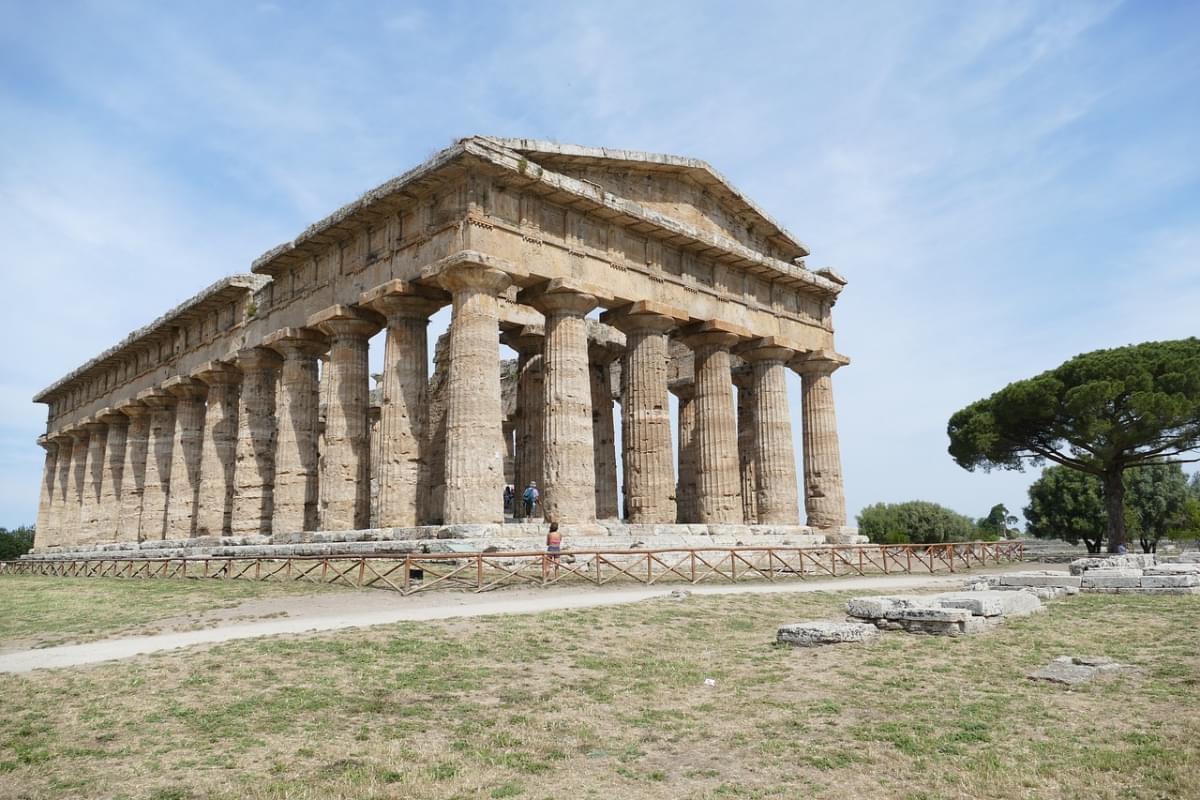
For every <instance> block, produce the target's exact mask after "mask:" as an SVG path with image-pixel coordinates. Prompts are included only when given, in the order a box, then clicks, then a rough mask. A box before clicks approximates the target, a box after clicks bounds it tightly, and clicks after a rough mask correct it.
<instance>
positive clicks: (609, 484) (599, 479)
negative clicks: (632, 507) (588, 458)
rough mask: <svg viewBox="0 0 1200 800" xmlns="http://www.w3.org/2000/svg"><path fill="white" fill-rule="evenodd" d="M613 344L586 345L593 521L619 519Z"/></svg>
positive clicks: (618, 350)
mask: <svg viewBox="0 0 1200 800" xmlns="http://www.w3.org/2000/svg"><path fill="white" fill-rule="evenodd" d="M621 350H622V348H621V347H620V346H619V345H617V344H615V343H607V344H598V343H595V342H590V343H589V344H588V370H589V375H590V379H591V388H592V443H593V447H594V448H595V451H596V456H595V459H594V461H593V463H594V465H595V475H596V519H614V520H615V519H618V518H619V517H620V516H621V509H620V505H619V503H618V500H617V434H616V431H615V430H614V428H613V392H612V363H613V361H615V360H616V359H617V358H618V357H620V355H621Z"/></svg>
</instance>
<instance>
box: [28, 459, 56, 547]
mask: <svg viewBox="0 0 1200 800" xmlns="http://www.w3.org/2000/svg"><path fill="white" fill-rule="evenodd" d="M37 443H38V446H40V447H41V448H42V449H43V450H45V451H46V460H45V462H44V463H43V466H42V491H41V494H39V495H38V511H37V522H36V523H34V534H33V535H34V542H33V543H34V546H35V547H37V548H38V549H39V550H44V549H45V548H47V547H49V546H50V545H51V544H53V543H54V530H53V527H52V526H53V520H52V516H53V510H54V500H55V497H54V490H55V487H56V485H57V484H56V481H57V479H58V444H57V443H56V442H53V441H51V440H50V439H48V438H47V437H45V436H39V437H38V440H37Z"/></svg>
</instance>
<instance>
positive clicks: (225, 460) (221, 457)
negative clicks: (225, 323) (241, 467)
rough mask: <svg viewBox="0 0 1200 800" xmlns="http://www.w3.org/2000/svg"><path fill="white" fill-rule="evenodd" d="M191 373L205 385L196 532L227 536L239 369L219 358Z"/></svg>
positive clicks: (234, 450)
mask: <svg viewBox="0 0 1200 800" xmlns="http://www.w3.org/2000/svg"><path fill="white" fill-rule="evenodd" d="M192 376H193V377H194V378H196V379H197V380H199V381H200V382H202V383H204V384H205V385H206V386H207V387H208V405H207V408H206V409H205V411H204V433H203V435H202V437H201V443H200V486H199V489H198V491H197V493H196V496H197V501H196V535H197V536H229V535H230V534H231V533H232V525H231V522H232V518H233V472H234V468H235V466H236V464H237V442H238V394H239V389H240V388H241V384H242V372H241V370H239V369H238V368H237V367H234V366H232V365H230V364H226V363H224V362H221V361H209V362H207V363H205V364H202V365H201V366H200V367H199V368H198V369H197V370H195V371H194V372H193V373H192Z"/></svg>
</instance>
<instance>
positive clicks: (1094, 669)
mask: <svg viewBox="0 0 1200 800" xmlns="http://www.w3.org/2000/svg"><path fill="white" fill-rule="evenodd" d="M1122 669H1129V667H1126V666H1125V665H1123V664H1118V663H1117V662H1116V661H1113V660H1112V659H1111V658H1107V657H1104V656H1081V657H1073V656H1060V657H1058V658H1056V659H1054V660H1053V661H1051V662H1050V663H1049V664H1047V665H1046V666H1044V667H1042V668H1041V669H1037V670H1034V671H1033V672H1030V673H1029V675H1028V677H1029V679H1030V680H1035V681H1047V682H1049V683H1057V684H1061V685H1063V686H1077V685H1078V684H1081V683H1086V682H1087V681H1090V680H1092V679H1093V678H1095V677H1096V676H1098V675H1101V674H1105V673H1112V672H1117V671H1120V670H1122Z"/></svg>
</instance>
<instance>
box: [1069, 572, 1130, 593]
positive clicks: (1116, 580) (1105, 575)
mask: <svg viewBox="0 0 1200 800" xmlns="http://www.w3.org/2000/svg"><path fill="white" fill-rule="evenodd" d="M1079 581H1080V584H1079V585H1080V587H1081V588H1084V589H1130V588H1137V587H1138V586H1141V585H1142V571H1141V570H1140V569H1090V570H1088V571H1086V572H1085V573H1083V575H1082V576H1080V578H1079Z"/></svg>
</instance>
